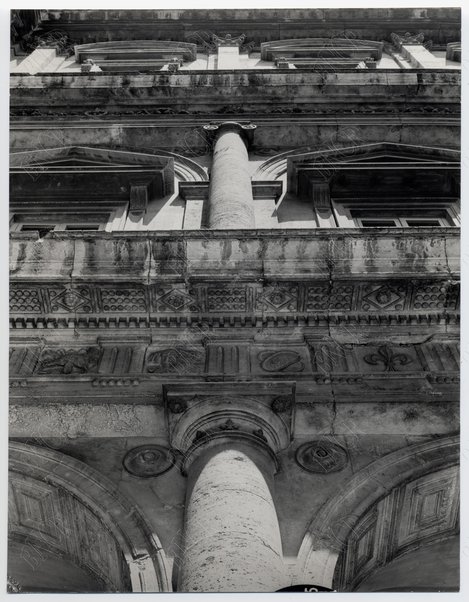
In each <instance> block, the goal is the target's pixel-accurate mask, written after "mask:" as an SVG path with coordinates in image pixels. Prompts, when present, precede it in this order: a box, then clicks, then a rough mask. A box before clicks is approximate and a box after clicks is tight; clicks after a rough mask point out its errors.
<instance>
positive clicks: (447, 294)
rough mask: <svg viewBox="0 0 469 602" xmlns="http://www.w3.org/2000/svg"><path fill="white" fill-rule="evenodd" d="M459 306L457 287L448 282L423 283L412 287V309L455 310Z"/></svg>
mask: <svg viewBox="0 0 469 602" xmlns="http://www.w3.org/2000/svg"><path fill="white" fill-rule="evenodd" d="M458 306H459V287H458V286H456V285H455V284H453V283H449V282H440V283H438V282H423V283H418V284H415V285H414V290H413V295H412V309H414V310H420V311H421V310H426V311H429V310H438V309H439V310H441V309H451V310H455V309H457V308H458Z"/></svg>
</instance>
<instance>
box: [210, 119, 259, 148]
mask: <svg viewBox="0 0 469 602" xmlns="http://www.w3.org/2000/svg"><path fill="white" fill-rule="evenodd" d="M203 129H204V132H205V134H206V135H207V137H208V139H209V141H210V142H213V141H214V140H215V139H216V138H217V137H218V136H219V135H220V134H222V133H224V132H229V131H231V132H236V133H237V134H239V135H240V136H241V137H242V138H243V140H244V141H245V143H246V145H247V146H248V147H249V146H250V145H251V144H252V142H253V139H254V131H255V130H256V129H257V125H255V124H254V123H251V122H250V121H211V122H210V123H208V124H206V125H204V126H203Z"/></svg>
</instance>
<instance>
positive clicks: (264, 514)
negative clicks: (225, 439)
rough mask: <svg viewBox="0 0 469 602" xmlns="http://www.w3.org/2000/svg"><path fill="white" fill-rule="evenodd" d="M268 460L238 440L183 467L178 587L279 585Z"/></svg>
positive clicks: (196, 589) (231, 589)
mask: <svg viewBox="0 0 469 602" xmlns="http://www.w3.org/2000/svg"><path fill="white" fill-rule="evenodd" d="M273 470H274V468H273V463H272V462H271V461H270V459H269V458H268V457H267V456H266V457H264V458H263V457H262V451H260V450H255V449H254V448H251V449H249V445H243V444H242V443H241V442H238V443H236V442H235V441H232V442H230V445H228V446H222V445H219V446H217V447H215V448H213V449H211V450H210V452H209V453H207V454H204V455H202V456H201V457H200V458H199V460H198V465H192V466H191V467H190V469H189V481H190V482H189V500H188V504H187V505H186V516H185V532H184V544H183V545H184V553H183V558H182V566H181V572H180V574H179V583H178V591H180V592H274V591H276V590H278V589H280V588H281V587H283V586H284V585H285V576H284V567H283V557H282V546H281V540H280V530H279V525H278V520H277V514H276V512H275V507H274V502H273V500H272V496H271V493H270V490H269V486H268V484H267V480H271V479H272V477H273Z"/></svg>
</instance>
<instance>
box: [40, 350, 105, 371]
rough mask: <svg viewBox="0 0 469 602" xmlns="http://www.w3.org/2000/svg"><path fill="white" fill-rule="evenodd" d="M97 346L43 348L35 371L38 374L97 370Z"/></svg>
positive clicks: (99, 353) (98, 352) (99, 354)
mask: <svg viewBox="0 0 469 602" xmlns="http://www.w3.org/2000/svg"><path fill="white" fill-rule="evenodd" d="M100 357H101V349H100V348H99V347H83V348H79V349H50V348H49V349H44V350H43V352H42V353H41V357H40V359H39V363H38V366H37V368H36V372H37V373H38V374H89V373H93V372H97V371H98V364H99V360H100Z"/></svg>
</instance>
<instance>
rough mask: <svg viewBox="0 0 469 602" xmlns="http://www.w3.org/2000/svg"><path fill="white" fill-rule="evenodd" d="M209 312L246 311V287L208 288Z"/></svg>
mask: <svg viewBox="0 0 469 602" xmlns="http://www.w3.org/2000/svg"><path fill="white" fill-rule="evenodd" d="M207 310H208V311H209V312H210V311H246V287H245V286H243V285H240V286H236V287H228V286H227V287H225V286H223V287H221V286H220V287H216V288H215V287H208V289H207Z"/></svg>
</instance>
